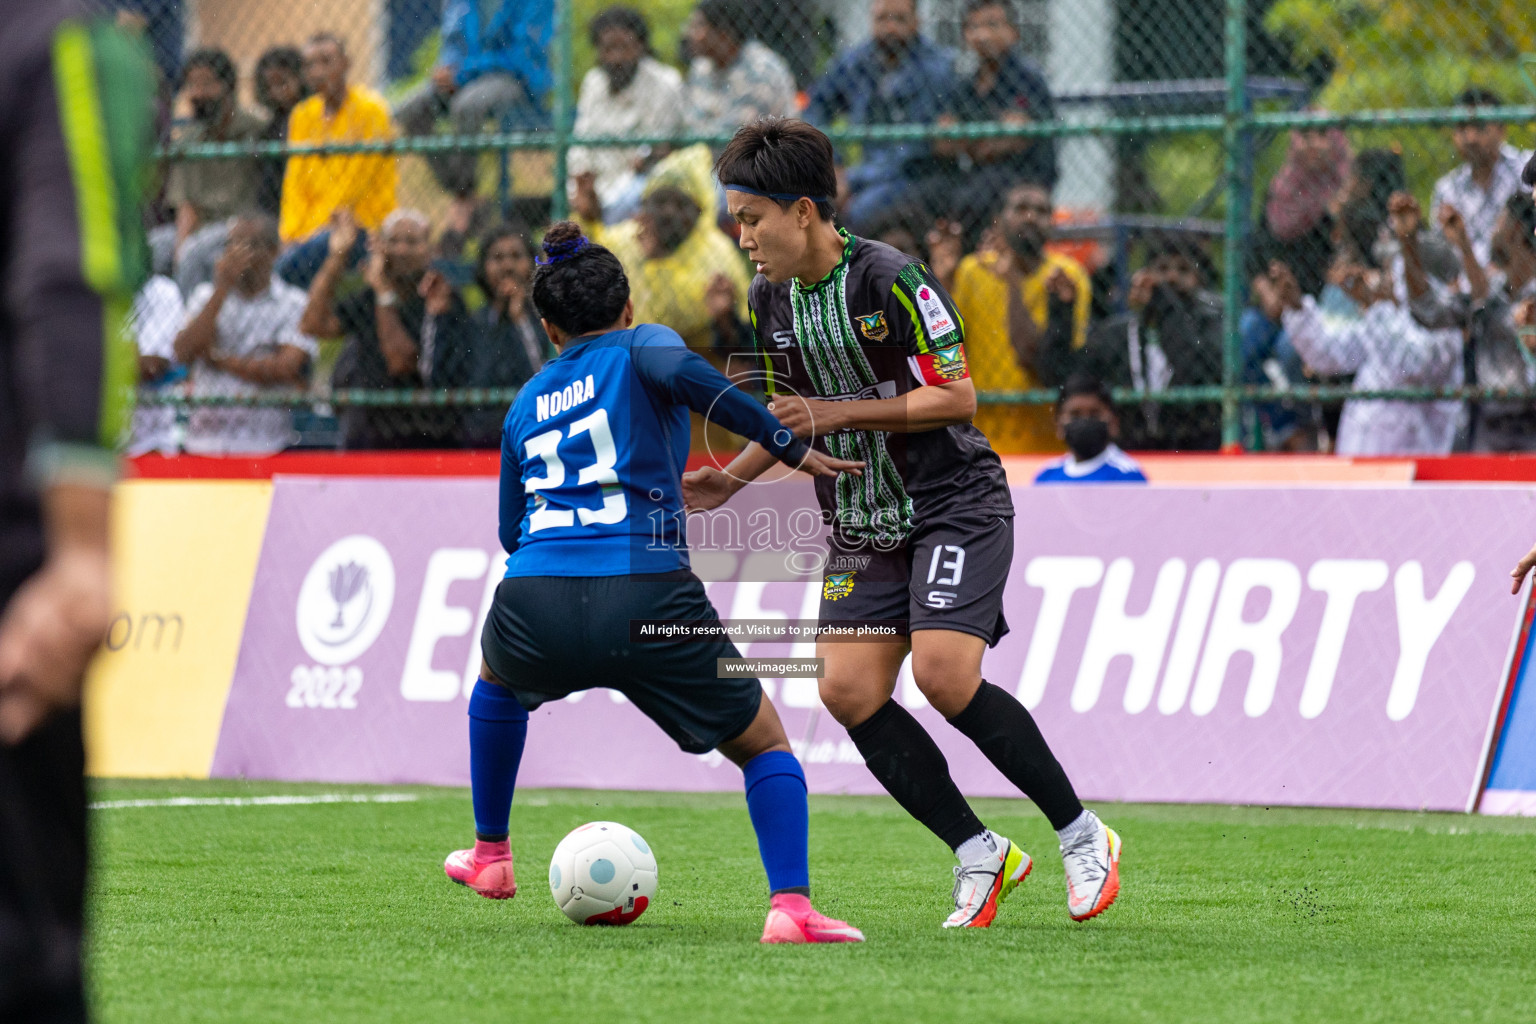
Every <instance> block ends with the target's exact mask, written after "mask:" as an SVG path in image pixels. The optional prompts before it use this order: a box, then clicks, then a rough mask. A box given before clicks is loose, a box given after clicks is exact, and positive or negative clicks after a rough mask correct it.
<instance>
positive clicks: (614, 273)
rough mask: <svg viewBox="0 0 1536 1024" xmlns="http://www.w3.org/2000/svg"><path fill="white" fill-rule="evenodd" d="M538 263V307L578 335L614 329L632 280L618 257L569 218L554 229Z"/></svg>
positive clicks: (541, 313) (535, 303) (535, 289)
mask: <svg viewBox="0 0 1536 1024" xmlns="http://www.w3.org/2000/svg"><path fill="white" fill-rule="evenodd" d="M540 248H541V250H542V255H541V256H540V257H539V258H538V259H536V260H534V263H535V268H534V271H533V307H534V309H536V310H538V312H539V316H541V317H543V318H544V319H546V320H548V321H549V322H550V323H552V324H554V325H555V326H556V327H558V328H560V329H561V330H562V331H564V332H566V333H567V334H569V335H571V336H572V337H575V336H576V335H580V334H587V333H590V332H592V331H599V330H604V329H606V328H608V327H611V326H612V325H613V323H614V322H615V321H617V320H618V318H619V316H620V315H621V314H622V313H623V312H624V303H626V302H628V301H629V278H628V277H627V276H626V275H625V273H624V265H623V264H622V263H620V262H619V259H618V257H617V256H615V255H614V254H613V253H611V252H609V251H608V250H607V249H605V248H603V247H602V246H600V245H597V244H596V243H594V242H593V241H592V240H591V239H590V238H588V237H587V236H586V235H584V234H582V233H581V227H580V226H579V225H577V224H575V223H572V222H571V221H568V220H562V221H560V222H558V223H556V224H552V225H550V228H549V230H548V231H547V232H545V234H544V240H543V242H542V243H541V245H540Z"/></svg>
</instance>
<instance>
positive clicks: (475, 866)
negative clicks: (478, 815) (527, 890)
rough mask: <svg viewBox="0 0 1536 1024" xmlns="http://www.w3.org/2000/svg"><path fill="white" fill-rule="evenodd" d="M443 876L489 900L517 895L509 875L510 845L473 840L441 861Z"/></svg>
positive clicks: (510, 874) (515, 883)
mask: <svg viewBox="0 0 1536 1024" xmlns="http://www.w3.org/2000/svg"><path fill="white" fill-rule="evenodd" d="M443 873H444V874H446V875H447V876H448V877H449V878H450V879H451V880H453V881H455V882H458V883H459V884H460V885H463V886H467V887H468V888H470V889H473V890H474V891H475V892H477V893H479V894H480V895H481V896H484V897H485V898H486V899H490V900H509V899H511V898H512V897H513V896H516V895H517V879H516V878H515V877H514V876H513V874H512V843H511V841H510V840H507V839H503V840H502V841H501V842H499V843H483V842H481V841H480V840H478V839H477V840H475V845H474V846H473V847H472V848H470V849H468V850H454V851H453V852H452V853H450V854H449V855H448V859H447V860H445V861H443Z"/></svg>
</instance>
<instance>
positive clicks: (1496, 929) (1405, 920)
mask: <svg viewBox="0 0 1536 1024" xmlns="http://www.w3.org/2000/svg"><path fill="white" fill-rule="evenodd" d="M382 791H385V790H370V789H368V788H366V787H337V786H295V785H278V784H271V783H237V782H204V783H197V782H176V783H148V782H134V781H115V782H114V781H108V782H102V783H99V784H98V785H97V787H96V798H97V799H101V800H115V799H129V798H140V797H145V798H161V797H169V796H178V795H193V796H254V795H266V794H273V793H306V792H382ZM387 791H388V792H409V793H412V794H414V795H416V796H417V797H418V799H417V801H416V802H413V803H397V804H344V805H337V804H329V805H314V806H262V807H193V808H189V807H174V808H142V809H119V810H101V811H96V812H95V813H94V814H93V823H94V829H95V843H96V850H97V858H96V865H97V871H96V875H95V882H94V886H95V888H94V899H93V903H92V907H93V929H94V930H93V936H92V948H91V951H90V955H89V965H90V970H91V975H92V985H93V991H94V995H95V1004H96V1008H97V1013H98V1019H99V1020H100V1021H103V1022H108V1024H114V1022H125V1024H126V1022H152V1024H168V1022H173V1021H280V1022H309V1021H370V1022H375V1021H377V1022H384V1021H400V1022H407V1021H409V1022H420V1021H453V1022H478V1021H486V1022H491V1021H495V1022H507V1021H590V1022H600V1024H603V1022H609V1021H615V1022H618V1021H624V1022H632V1021H723V1022H730V1024H759V1022H767V1021H795V1022H811V1021H823V1020H825V1021H839V1022H860V1021H871V1022H874V1021H880V1022H887V1021H987V1022H992V1024H996V1022H1002V1021H1113V1022H1127V1021H1301V1020H1305V1021H1332V1020H1337V1021H1409V1020H1413V1021H1418V1020H1433V1021H1447V1020H1451V1021H1459V1020H1480V1021H1501V1022H1503V1021H1536V857H1533V856H1532V854H1533V852H1536V821H1531V820H1524V821H1522V820H1511V819H1487V818H1477V817H1466V816H1460V815H1439V814H1394V813H1383V812H1359V811H1322V810H1297V809H1284V808H1274V809H1265V808H1234V807H1216V806H1152V805H1103V806H1100V807H1099V810H1100V813H1101V815H1102V816H1103V817H1104V818H1105V819H1106V820H1107V821H1109V822H1110V823H1111V824H1112V825H1114V826H1115V828H1116V829H1117V830H1118V831H1119V832H1120V833H1121V835H1122V836H1123V838H1124V840H1125V854H1124V859H1123V861H1122V866H1121V871H1122V876H1121V877H1122V881H1123V889H1122V895H1121V898H1120V901H1119V903H1118V904H1116V905H1115V906H1114V907H1113V908H1112V909H1111V910H1110V911H1109V912H1108V913H1106V914H1105V915H1103V916H1102V917H1100V918H1099V919H1097V920H1094V921H1090V922H1087V923H1085V924H1076V923H1074V922H1072V921H1071V920H1069V919H1068V917H1067V912H1066V900H1065V895H1064V888H1065V887H1064V884H1063V881H1062V877H1061V863H1060V859H1059V856H1058V855H1057V852H1056V848H1055V837H1054V835H1053V834H1052V833H1051V832H1050V829H1049V826H1048V825H1047V824H1046V823H1045V821H1044V820H1043V819H1042V818H1041V817H1040V815H1039V814H1038V813H1036V812H1035V810H1034V808H1033V806H1032V805H1030V804H1028V803H1027V802H1024V801H1006V800H983V801H977V802H976V804H977V809H978V812H979V813H980V814H981V815H982V816H983V818H984V820H986V822H987V823H988V825H989V826H991V827H992V828H994V829H996V830H998V831H1000V832H1002V833H1004V834H1006V835H1008V836H1010V837H1012V838H1013V839H1014V840H1016V841H1018V842H1020V843H1022V844H1023V845H1024V846H1025V848H1026V849H1028V850H1029V851H1030V852H1031V853H1032V854H1033V855H1034V856H1035V857H1036V867H1035V872H1034V874H1032V875H1031V876H1030V878H1029V879H1028V880H1027V881H1026V882H1025V883H1024V884H1023V885H1022V886H1020V888H1019V889H1018V890H1017V891H1016V892H1015V893H1014V895H1013V896H1012V897H1010V898H1009V900H1008V902H1007V903H1005V904H1004V906H1003V908H1002V911H1001V912H1000V913H999V915H998V919H997V922H996V924H994V925H993V926H992V928H990V929H988V930H985V931H981V930H964V931H944V930H941V929H940V928H939V922H940V921H942V920H943V918H944V916H945V914H946V913H947V912H948V910H949V906H948V900H949V889H950V882H951V879H950V870H949V869H950V866H951V864H952V863H953V860H952V858H951V857H950V855H949V852H948V851H947V850H945V849H944V848H943V847H942V845H941V844H939V843H938V842H937V841H936V840H934V839H933V838H932V837H931V836H930V835H928V834H927V832H926V831H924V830H923V829H922V828H921V827H920V826H918V825H917V824H915V823H914V822H912V821H911V820H910V819H908V818H907V817H906V816H905V815H904V814H902V813H901V812H900V811H899V810H898V809H897V808H896V807H895V805H894V804H893V803H892V802H891V801H889V800H885V799H874V798H860V797H819V798H814V799H813V800H812V807H811V868H812V883H813V886H814V891H813V896H814V898H815V900H816V903H817V905H818V906H819V907H820V908H821V909H822V910H824V911H826V912H828V913H830V914H832V915H834V916H838V917H846V918H847V919H849V920H850V921H852V922H853V923H855V924H857V925H858V926H860V927H861V928H863V929H864V931H865V933H866V935H867V936H868V940H869V941H868V942H867V943H865V944H864V945H862V946H842V947H836V946H818V947H763V946H760V945H759V944H758V942H757V938H758V936H759V935H760V933H761V928H762V920H763V915H764V913H765V910H766V905H765V904H766V899H765V895H764V889H765V883H764V879H763V876H762V869H761V867H760V866H759V864H758V861H757V857H756V848H755V845H754V841H753V836H752V831H751V826H750V823H749V822H748V820H747V815H746V813H745V809H744V806H743V803H742V801H741V799H740V797H739V796H734V795H728V794H727V795H698V794H657V793H609V792H580V791H527V792H522V793H519V794H518V801H517V806H516V807H514V809H513V842H514V850H515V852H516V854H517V855H518V858H519V859H518V864H519V872H518V874H519V879H520V881H521V884H522V890H521V891H520V893H519V895H518V896H517V898H516V899H514V900H511V901H506V902H498V901H492V900H486V899H481V898H479V897H476V896H474V895H473V894H472V893H470V892H468V891H467V890H465V889H462V888H460V887H458V886H455V885H453V884H451V883H449V882H448V881H447V880H446V879H445V878H444V877H443V874H442V869H441V863H442V858H443V857H444V855H446V854H447V852H448V851H449V850H451V849H453V848H454V847H455V846H460V845H464V843H465V841H466V840H467V839H468V838H469V822H470V811H469V796H468V793H467V791H464V790H454V789H431V788H424V787H390V788H389V789H388V790H387ZM595 819H612V820H618V821H622V822H624V823H625V824H627V825H629V826H631V827H633V828H635V829H637V830H638V831H639V832H641V833H642V834H643V835H644V836H645V838H646V839H647V840H648V841H649V842H650V844H651V845H652V847H653V848H654V849H655V851H656V854H657V859H658V861H659V864H660V877H661V884H660V889H659V891H658V894H657V901H656V903H655V904H654V905H653V906H652V908H651V909H650V910H649V911H648V912H647V913H646V915H645V916H644V917H643V918H642V919H641V920H640V921H639V922H638V923H636V924H635V925H633V926H630V927H628V928H622V929H595V928H580V927H577V926H575V925H573V924H571V923H570V922H569V921H567V920H566V919H565V918H564V917H563V916H562V915H561V914H560V912H559V911H558V910H557V909H556V908H555V905H554V902H553V901H552V900H551V899H550V896H549V893H548V888H547V886H546V884H545V876H546V872H547V866H548V857H549V855H550V853H551V852H552V851H553V849H554V846H555V844H556V843H557V842H558V841H559V840H560V838H561V837H562V836H563V835H564V834H565V833H566V832H567V831H569V830H570V829H571V828H573V827H575V826H576V825H579V824H581V823H583V822H585V821H590V820H595Z"/></svg>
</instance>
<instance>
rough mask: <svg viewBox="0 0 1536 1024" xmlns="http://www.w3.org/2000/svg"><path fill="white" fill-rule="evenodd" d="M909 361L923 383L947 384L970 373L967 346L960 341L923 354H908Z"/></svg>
mask: <svg viewBox="0 0 1536 1024" xmlns="http://www.w3.org/2000/svg"><path fill="white" fill-rule="evenodd" d="M907 362H908V365H910V366H911V367H912V372H913V374H914V376H916V377H917V380H918V382H919V383H922V384H947V383H949V382H950V381H955V380H964V379H965V378H966V377H967V376H969V375H970V369H969V367H967V365H966V362H965V347H964V346H963V345H960V344H958V343H957V344H954V345H950V346H949V347H948V348H940V349H935V350H934V351H932V352H929V353H925V354H923V355H919V356H908V357H907Z"/></svg>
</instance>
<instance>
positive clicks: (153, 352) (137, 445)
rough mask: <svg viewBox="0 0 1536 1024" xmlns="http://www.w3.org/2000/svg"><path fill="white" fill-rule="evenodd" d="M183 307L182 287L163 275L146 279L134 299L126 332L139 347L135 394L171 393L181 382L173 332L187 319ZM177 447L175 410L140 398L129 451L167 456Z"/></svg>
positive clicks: (181, 377)
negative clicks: (137, 387) (137, 391)
mask: <svg viewBox="0 0 1536 1024" xmlns="http://www.w3.org/2000/svg"><path fill="white" fill-rule="evenodd" d="M186 316H187V312H186V305H185V303H183V302H182V300H181V289H180V288H178V287H176V282H175V281H172V280H171V279H170V278H169V277H166V276H165V275H164V274H156V275H155V276H154V277H151V278H150V279H149V280H148V281H145V282H144V287H142V288H140V289H139V293H138V294H137V295H135V296H134V297H133V310H132V312H131V313H130V314H129V317H128V330H129V333H130V334H132V335H133V339H134V341H135V342H137V344H138V346H139V394H140V395H141V396H142V395H149V394H155V393H168V392H171V391H172V390H173V389H174V388H175V387H176V385H177V383H178V382H179V380H184V379H185V377H186V375H185V374H184V373H182V374H178V373H177V370H178V369H180V368H179V367H177V366H176V335H177V333H178V332H179V331H180V330H181V325H182V323H183V321H185V320H186ZM180 447H181V442H180V439H179V438H178V437H177V430H176V408H175V406H171V405H148V404H146V403H144V402H142V401H141V402H140V403H139V404H138V405H137V406H136V407H135V408H134V410H133V432H132V434H131V435H130V437H129V441H128V454H129V455H143V454H145V453H146V452H156V451H157V452H164V453H165V454H167V455H169V454H172V453H174V452H175V451H176V450H177V449H178V448H180Z"/></svg>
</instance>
